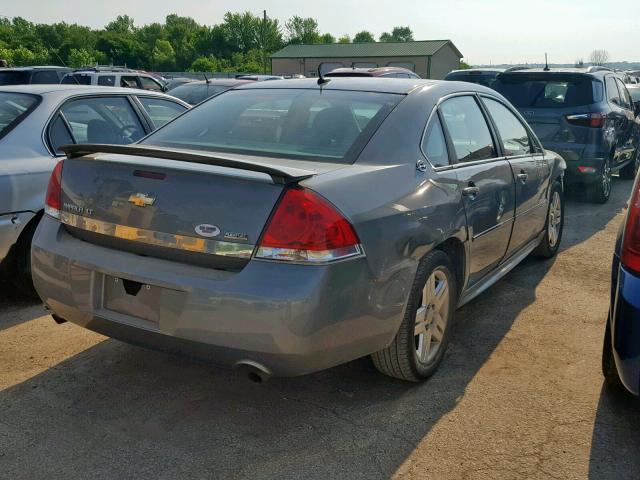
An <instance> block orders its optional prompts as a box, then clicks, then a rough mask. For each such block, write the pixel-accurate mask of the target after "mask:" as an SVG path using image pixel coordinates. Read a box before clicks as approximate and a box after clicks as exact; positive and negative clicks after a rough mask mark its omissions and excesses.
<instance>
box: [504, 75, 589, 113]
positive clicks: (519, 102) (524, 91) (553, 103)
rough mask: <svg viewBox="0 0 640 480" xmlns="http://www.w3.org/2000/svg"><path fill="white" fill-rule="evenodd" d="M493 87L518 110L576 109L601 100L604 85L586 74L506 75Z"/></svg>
mask: <svg viewBox="0 0 640 480" xmlns="http://www.w3.org/2000/svg"><path fill="white" fill-rule="evenodd" d="M493 88H494V89H495V90H497V91H498V92H500V93H501V94H502V95H504V96H505V97H506V98H507V99H508V100H509V101H510V102H511V103H512V104H513V105H514V106H515V107H516V108H564V107H577V106H582V105H589V104H592V103H596V102H599V101H601V100H602V83H601V82H598V81H592V80H591V78H590V77H588V76H586V75H572V74H558V73H551V74H540V73H531V74H524V73H517V74H506V75H505V74H503V75H500V76H498V78H497V79H496V82H495V83H494V84H493Z"/></svg>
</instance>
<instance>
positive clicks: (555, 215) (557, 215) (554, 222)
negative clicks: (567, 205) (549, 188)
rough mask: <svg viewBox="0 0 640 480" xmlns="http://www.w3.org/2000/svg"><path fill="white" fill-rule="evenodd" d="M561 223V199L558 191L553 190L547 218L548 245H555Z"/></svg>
mask: <svg viewBox="0 0 640 480" xmlns="http://www.w3.org/2000/svg"><path fill="white" fill-rule="evenodd" d="M561 223H562V201H561V200H560V193H559V192H558V191H555V192H553V197H551V206H550V207H549V220H548V224H549V226H548V232H549V246H550V247H551V248H553V247H555V246H556V244H557V243H558V238H559V237H560V228H562V227H561V225H560V224H561Z"/></svg>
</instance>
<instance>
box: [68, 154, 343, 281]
mask: <svg viewBox="0 0 640 480" xmlns="http://www.w3.org/2000/svg"><path fill="white" fill-rule="evenodd" d="M106 149H107V148H101V147H98V146H93V147H91V146H90V147H89V148H87V146H86V145H85V146H77V147H74V148H69V149H67V155H68V157H69V158H67V159H66V160H65V163H64V168H63V174H62V213H61V221H62V222H63V223H64V224H66V228H67V229H68V230H69V231H70V232H71V233H72V234H73V235H75V236H77V237H79V238H82V239H84V240H86V241H89V242H92V243H96V244H100V245H103V246H106V247H110V248H116V249H120V250H126V251H130V252H134V253H139V254H143V255H148V256H156V257H160V258H167V259H171V260H177V261H184V262H189V263H195V264H200V265H203V266H208V267H214V268H221V269H228V270H237V269H241V268H242V267H243V266H244V265H245V264H246V263H247V262H248V261H249V259H250V257H251V254H252V252H253V250H254V247H255V245H256V244H257V242H258V239H259V237H260V235H261V233H262V230H263V228H264V226H265V224H266V223H267V221H268V219H269V217H270V215H271V211H272V210H273V208H274V206H275V204H276V202H277V201H278V199H279V198H280V195H281V193H282V190H283V189H284V188H285V186H286V185H287V184H291V183H296V182H298V181H300V180H302V179H304V178H309V177H310V176H313V175H315V174H317V173H318V171H328V170H331V169H333V168H343V167H344V166H345V165H333V168H332V166H331V165H325V164H322V165H320V164H317V163H315V162H314V164H313V167H315V170H311V169H310V168H299V167H297V165H303V166H304V167H310V166H309V165H305V164H306V163H307V162H294V161H288V164H287V162H286V161H285V162H284V163H280V164H278V161H277V159H276V160H275V161H274V162H270V161H266V160H265V159H260V160H258V159H255V158H254V159H247V158H242V159H240V158H231V157H225V158H219V157H217V156H216V157H213V156H211V155H207V154H202V153H193V152H191V153H190V152H177V151H174V152H167V151H166V149H162V150H164V154H165V155H164V156H165V157H173V159H167V158H154V157H160V155H161V151H160V150H159V149H158V151H156V152H155V153H154V152H151V153H150V152H149V151H148V150H149V149H147V148H144V149H143V148H139V147H135V146H134V147H132V146H127V147H121V148H112V151H113V152H116V151H117V152H122V153H116V154H114V153H111V154H104V153H101V154H90V155H88V156H81V157H74V155H80V154H86V153H90V151H92V150H106ZM124 152H128V153H129V154H126V155H125V154H123V153H124ZM149 153H150V154H151V155H154V156H149V155H147V154H149ZM179 158H180V159H179ZM274 163H275V165H274ZM230 165H236V166H237V168H231V167H230Z"/></svg>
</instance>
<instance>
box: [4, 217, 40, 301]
mask: <svg viewBox="0 0 640 480" xmlns="http://www.w3.org/2000/svg"><path fill="white" fill-rule="evenodd" d="M38 223H40V217H39V216H38V217H35V218H34V219H33V220H32V221H31V222H30V223H29V224H28V225H27V226H26V227H25V228H24V230H23V231H22V234H21V235H20V239H19V240H18V243H17V244H16V250H15V261H14V275H13V278H12V279H11V282H12V283H13V286H14V287H16V289H18V291H20V293H22V294H24V295H25V296H27V297H30V298H35V299H37V298H39V297H38V294H37V293H36V289H35V288H34V287H33V280H32V278H31V241H32V240H33V234H34V233H35V231H36V228H37V227H38Z"/></svg>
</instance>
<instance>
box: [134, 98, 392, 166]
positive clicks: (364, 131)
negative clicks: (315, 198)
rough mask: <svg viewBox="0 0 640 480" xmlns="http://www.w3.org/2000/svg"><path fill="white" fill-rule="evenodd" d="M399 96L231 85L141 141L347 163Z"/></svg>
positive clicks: (160, 144) (168, 145) (178, 146)
mask: <svg viewBox="0 0 640 480" xmlns="http://www.w3.org/2000/svg"><path fill="white" fill-rule="evenodd" d="M402 98H403V95H394V94H388V93H375V92H355V91H344V90H316V89H313V90H306V89H305V90H303V89H291V88H267V89H250V90H229V91H227V92H225V93H223V94H221V95H218V96H217V97H214V98H212V99H210V100H208V101H206V102H204V103H202V104H200V105H199V106H198V107H196V108H194V109H193V110H191V111H190V112H187V113H186V114H184V115H183V116H181V117H179V118H178V119H176V120H175V121H173V122H171V123H169V124H167V125H166V127H163V128H161V129H160V130H158V131H156V132H155V133H154V134H152V135H150V136H149V137H147V138H146V139H145V140H144V141H143V142H142V143H145V144H150V145H157V146H166V147H174V148H189V149H196V150H198V149H202V150H210V151H220V152H234V153H242V154H250V155H251V154H253V155H266V156H276V157H285V158H299V159H302V160H320V161H334V162H345V163H351V162H352V161H353V160H355V156H356V155H357V154H358V153H359V152H360V150H361V149H362V148H363V147H364V145H365V144H366V142H367V141H368V140H369V138H371V135H373V133H374V132H375V130H376V129H377V128H378V126H379V125H380V123H381V122H382V120H384V118H385V117H386V116H387V114H388V113H389V112H390V111H391V109H393V107H395V106H396V105H397V104H398V102H399V101H400V100H401V99H402Z"/></svg>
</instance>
